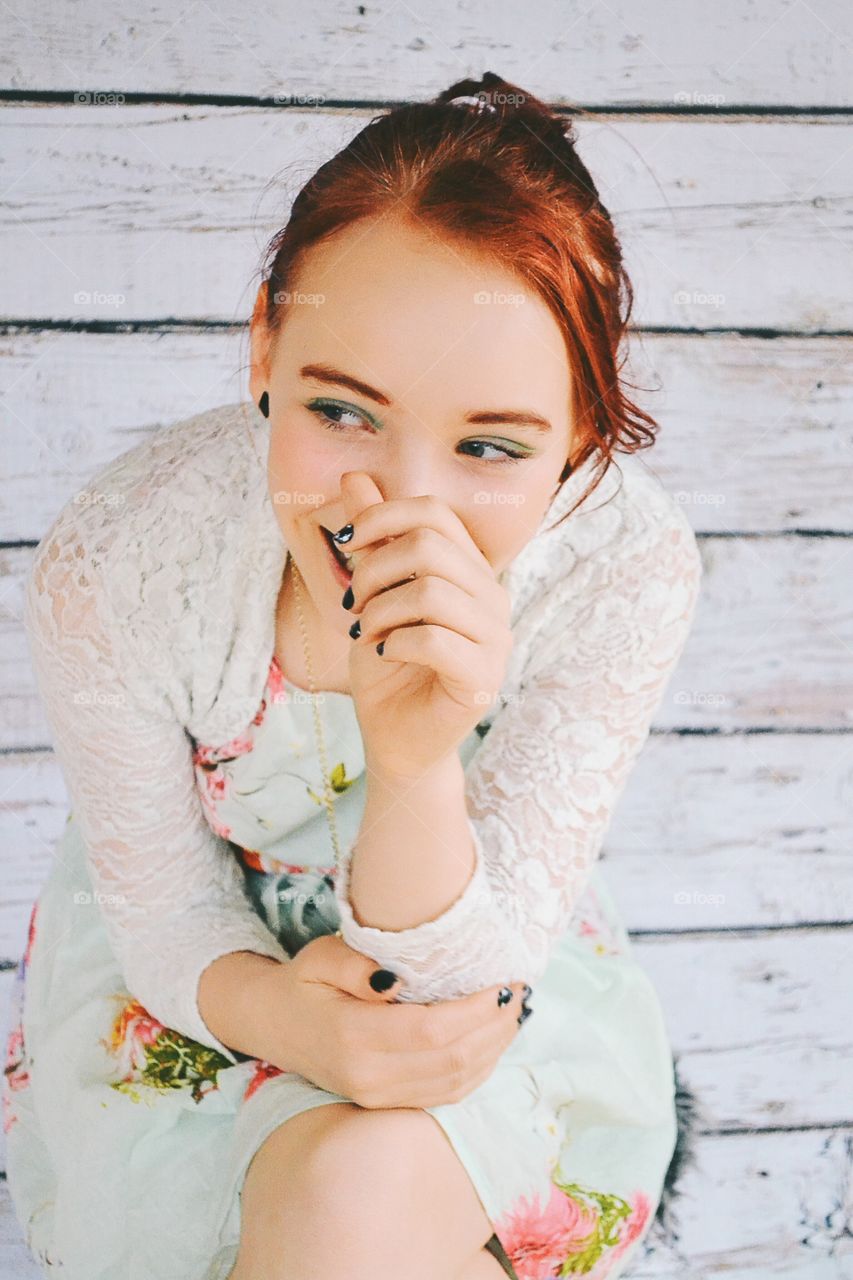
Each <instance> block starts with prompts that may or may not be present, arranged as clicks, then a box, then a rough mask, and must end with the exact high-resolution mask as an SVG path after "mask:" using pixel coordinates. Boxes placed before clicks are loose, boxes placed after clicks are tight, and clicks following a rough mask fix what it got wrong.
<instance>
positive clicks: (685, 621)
mask: <svg viewBox="0 0 853 1280" xmlns="http://www.w3.org/2000/svg"><path fill="white" fill-rule="evenodd" d="M701 573H702V567H701V559H700V557H699V552H698V547H697V544H696V539H695V535H694V534H693V532H692V530H691V529H690V527H689V525H688V524H687V522H686V520H685V519H684V517H683V515H682V514H681V512H680V511H677V510H675V511H674V512H673V514H672V515H666V516H664V517H662V518H661V519H659V520H656V521H654V520H653V521H650V523H649V526H648V528H647V529H646V530H644V531H643V533H642V535H641V536H638V537H636V538H632V539H631V540H630V541H629V542H621V543H620V544H619V545H618V546H617V547H615V548H614V547H613V546H607V547H605V548H603V549H602V551H600V552H598V553H597V554H596V555H595V556H592V557H590V558H589V559H587V560H583V561H580V562H578V564H577V566H576V568H575V569H574V570H573V571H572V572H571V573H570V574H569V576H568V577H567V579H566V580H565V582H564V583H563V584H562V589H561V599H560V601H559V607H558V608H557V609H556V610H555V611H554V614H553V625H552V627H551V629H550V632H549V634H548V635H547V636H542V637H541V638H540V639H539V641H538V642H537V644H536V647H535V649H534V652H533V654H532V656H531V659H530V662H529V664H528V667H527V668H526V669H525V672H524V679H523V682H522V687H521V689H520V691H519V692H518V694H517V695H516V698H515V699H514V700H513V701H512V702H509V703H507V704H506V705H505V706H504V707H503V708H502V709H501V710H500V712H499V713H498V715H497V716H496V718H495V720H494V721H493V723H492V725H491V728H490V729H489V732H488V734H487V736H486V738H485V739H484V741H483V743H482V745H481V746H480V747H479V748H478V749H477V751H476V753H475V755H474V757H473V759H472V760H471V761H470V764H469V766H468V771H467V774H466V775H465V779H466V791H465V800H466V806H467V827H468V831H467V835H466V833H465V831H464V830H463V826H462V823H461V810H460V806H459V796H458V792H454V791H453V788H452V785H451V784H450V783H449V782H447V781H446V780H444V781H442V784H441V786H440V787H436V786H431V785H430V783H429V781H427V782H426V784H425V786H424V788H423V789H422V790H420V789H419V788H416V790H415V791H414V792H412V793H409V795H408V796H406V798H405V799H400V798H398V800H397V802H396V804H393V805H392V804H391V803H390V799H389V792H388V789H387V788H385V787H383V786H382V784H381V783H380V784H379V786H377V787H375V788H374V796H373V799H372V813H373V818H372V821H371V823H368V822H367V821H365V823H364V824H363V827H362V831H361V833H360V834H359V837H358V839H357V841H356V842H355V844H356V845H357V846H358V856H357V857H355V856H354V853H353V848H352V846H351V847H350V848H349V849H348V850H346V851H345V854H344V857H343V865H342V868H341V876H340V877H339V881H338V884H337V887H336V892H337V898H338V903H339V908H340V912H341V931H342V934H343V937H344V940H345V941H346V942H347V943H348V945H349V946H351V947H353V948H354V949H356V950H359V951H362V952H364V953H365V954H367V955H370V956H371V957H373V958H374V959H375V960H376V961H377V962H378V963H380V964H382V965H384V966H385V967H387V968H389V969H392V970H393V971H394V972H395V973H398V974H399V975H400V977H401V978H402V980H403V987H404V989H403V990H402V991H401V993H400V997H399V998H400V999H401V1000H407V999H412V1000H419V1001H422V1002H423V1001H432V1000H445V999H451V998H454V997H458V996H460V995H465V994H468V993H470V992H472V991H476V990H478V989H480V988H481V987H483V986H486V985H488V984H490V983H492V982H510V981H515V980H523V981H527V982H529V983H531V985H532V984H533V983H535V981H536V979H537V977H538V976H539V975H540V974H541V973H542V972H543V971H544V969H545V967H546V965H547V962H548V957H549V953H550V950H551V948H552V946H553V944H554V943H555V942H556V941H557V940H558V939H559V938H560V937H561V936H562V934H563V933H564V932H565V930H566V928H567V926H568V924H569V922H570V919H571V916H572V914H573V912H574V909H575V906H576V904H577V902H578V900H579V898H580V896H581V893H582V892H583V889H584V888H585V885H586V882H587V880H588V878H589V873H590V871H591V869H592V865H593V863H594V861H595V859H596V857H597V856H598V854H599V852H600V849H601V846H602V843H603V840H604V836H605V834H606V831H607V828H608V826H609V824H610V820H611V818H612V815H613V812H614V809H615V806H616V803H617V801H618V799H619V796H620V794H621V792H622V789H623V787H624V785H625V782H626V781H627V778H628V776H629V774H630V772H631V769H632V767H633V765H634V762H635V761H636V759H637V757H638V755H639V753H640V751H641V749H642V747H643V745H644V743H645V741H646V738H647V736H648V732H649V729H650V727H651V722H652V719H653V718H654V715H655V712H656V711H657V708H658V706H659V705H660V701H661V698H662V696H663V693H664V690H665V688H666V686H667V684H668V682H669V679H670V676H671V675H672V672H673V669H674V667H675V666H676V664H677V662H678V660H679V658H680V656H681V652H682V650H683V647H684V644H685V642H686V639H687V636H688V634H689V630H690V627H691V624H692V617H693V612H694V607H695V604H696V600H697V596H698V592H699V585H700V580H701ZM441 776H442V778H444V775H443V774H442V775H441ZM368 794H370V779H368ZM407 806H408V807H409V812H408V813H407V812H406V809H407ZM374 824H375V825H374ZM472 847H473V858H474V864H473V873H472V874H470V875H469V872H470V869H471V862H470V858H471V857H472V854H471V849H472ZM363 855H366V856H364V857H363ZM356 872H357V874H356ZM350 876H351V877H352V883H350ZM430 876H432V877H434V879H433V881H432V884H430V883H429V879H430ZM407 877H409V879H407ZM392 885H393V892H394V893H400V894H402V901H401V903H400V905H399V906H398V907H396V908H395V907H392V905H391V902H390V898H391V888H390V886H392ZM407 885H408V886H410V887H409V888H407ZM454 887H455V888H456V890H457V896H456V898H455V900H453V901H451V902H450V903H449V905H448V906H447V908H446V909H445V911H444V912H443V913H442V914H441V915H439V916H438V917H436V918H432V917H431V916H430V917H427V915H426V912H428V911H430V910H432V909H434V908H435V907H436V906H438V905H440V903H441V901H442V900H444V899H446V898H449V897H451V896H452V893H453V890H454ZM393 910H397V911H398V912H399V915H398V923H399V926H400V927H398V928H397V929H392V928H388V927H377V926H376V923H375V922H374V921H373V920H372V919H371V916H370V914H369V913H370V912H371V911H374V912H375V913H376V916H377V919H378V920H379V921H380V922H381V924H382V925H386V926H387V924H388V923H392V922H393V917H392V915H391V912H392V911H393ZM356 912H358V919H357V918H356ZM422 912H423V913H424V914H421V913H422ZM362 913H364V914H362ZM362 920H367V921H369V923H362V922H361V921H362Z"/></svg>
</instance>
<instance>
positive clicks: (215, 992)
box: [197, 951, 282, 1058]
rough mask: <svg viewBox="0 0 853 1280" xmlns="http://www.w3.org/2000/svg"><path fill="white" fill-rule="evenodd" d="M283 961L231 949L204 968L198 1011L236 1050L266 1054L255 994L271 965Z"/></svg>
mask: <svg viewBox="0 0 853 1280" xmlns="http://www.w3.org/2000/svg"><path fill="white" fill-rule="evenodd" d="M281 963H282V961H280V960H276V959H274V958H273V957H272V956H263V955H260V954H258V953H257V952H255V951H229V952H226V954H225V955H221V956H217V958H216V959H215V960H213V961H211V963H210V964H209V965H208V966H207V968H206V969H204V970H203V972H202V974H201V977H200V978H199V982H198V992H197V1003H198V1011H199V1013H200V1014H201V1017H202V1020H203V1021H204V1022H205V1024H206V1025H207V1027H208V1028H209V1029H210V1031H211V1032H212V1033H213V1035H214V1036H215V1037H216V1039H217V1040H218V1041H219V1042H220V1044H224V1045H225V1046H226V1048H228V1049H230V1050H231V1051H232V1052H233V1053H246V1054H249V1056H250V1057H253V1058H257V1057H264V1056H265V1053H266V1051H267V1046H265V1045H263V1044H261V1039H260V1036H259V1026H260V1023H259V1010H263V1007H264V1006H263V1004H260V1005H259V1002H258V1000H257V998H256V996H255V992H256V990H257V979H258V978H260V977H264V976H266V974H267V973H268V972H269V968H270V965H275V966H276V967H279V966H280V965H281Z"/></svg>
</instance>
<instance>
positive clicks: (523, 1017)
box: [518, 1005, 533, 1026]
mask: <svg viewBox="0 0 853 1280" xmlns="http://www.w3.org/2000/svg"><path fill="white" fill-rule="evenodd" d="M531 1013H533V1010H532V1009H529V1008H527V1006H526V1005H525V1007H524V1008H523V1009H522V1010H521V1013H520V1014H519V1015H518V1025H519V1026H521V1024H522V1023H523V1022H524V1021H525V1020H526V1019H527V1018H529V1017H530V1015H531Z"/></svg>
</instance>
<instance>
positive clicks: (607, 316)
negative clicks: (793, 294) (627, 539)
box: [262, 71, 658, 518]
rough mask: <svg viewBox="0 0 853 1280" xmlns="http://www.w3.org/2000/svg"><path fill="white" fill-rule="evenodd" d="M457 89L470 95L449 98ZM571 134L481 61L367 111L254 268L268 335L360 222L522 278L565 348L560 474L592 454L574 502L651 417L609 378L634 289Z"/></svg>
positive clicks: (651, 431)
mask: <svg viewBox="0 0 853 1280" xmlns="http://www.w3.org/2000/svg"><path fill="white" fill-rule="evenodd" d="M463 95H464V96H470V97H474V98H476V102H473V103H470V104H459V103H456V104H453V105H451V104H450V100H451V99H452V98H456V97H460V96H463ZM573 110H574V109H573ZM575 114H581V113H580V112H579V111H575ZM575 141H576V138H575V133H574V126H573V123H572V121H571V120H567V119H566V118H565V117H561V116H558V115H556V114H554V113H553V112H552V111H551V110H550V108H548V107H547V106H546V105H545V104H544V103H542V102H540V101H539V99H537V98H535V97H533V96H531V95H530V94H528V93H526V92H525V91H524V90H522V89H520V88H519V87H518V86H517V85H514V84H510V83H509V82H508V81H506V80H503V79H502V78H501V77H500V76H497V75H494V74H493V73H492V72H491V71H487V72H486V73H485V74H484V75H483V77H482V79H481V80H479V81H477V80H471V79H466V80H459V81H457V82H456V83H455V84H453V85H451V86H450V88H449V89H445V90H444V92H442V93H440V94H438V96H437V97H435V98H433V99H432V100H430V101H428V102H423V103H410V104H405V105H403V106H400V107H395V108H393V109H391V110H389V111H388V112H386V113H385V114H382V115H379V116H374V117H373V118H372V119H371V120H370V121H369V123H368V124H366V125H365V127H364V128H363V129H362V130H361V131H360V132H359V133H358V134H356V136H355V137H354V138H353V139H352V140H351V141H350V142H348V143H347V145H346V146H345V147H343V148H342V150H340V151H339V152H338V153H337V154H336V155H334V156H332V158H331V159H330V160H328V161H326V163H325V164H323V165H321V166H320V168H319V169H318V170H317V171H316V172H315V173H314V174H313V176H312V177H311V178H310V179H309V180H308V182H307V183H306V184H305V185H304V186H303V187H302V189H301V190H300V191H299V193H298V195H297V196H296V198H295V200H294V202H293V205H292V208H291V212H290V217H289V220H288V222H287V224H286V225H285V226H284V227H283V228H282V229H281V230H280V231H278V232H277V233H276V234H275V235H274V236H273V238H272V240H271V241H270V242H269V244H268V246H267V249H266V253H265V257H264V265H263V268H262V272H263V277H264V280H265V282H266V285H267V292H266V309H265V320H266V323H267V327H268V329H269V331H270V333H271V335H272V336H273V337H274V336H275V335H276V334H277V333H278V332H280V330H281V329H282V326H283V324H284V321H285V319H286V315H287V303H286V301H283V300H282V298H286V297H287V296H290V295H292V294H295V293H296V292H297V288H296V285H297V277H298V274H299V272H300V269H301V268H302V266H303V265H304V263H305V259H306V257H307V255H308V254H309V253H310V251H311V249H312V248H313V247H314V246H315V245H318V244H320V243H322V242H324V241H325V240H327V239H329V238H330V237H331V236H333V235H334V234H335V233H336V232H338V231H341V230H342V229H344V228H346V227H351V226H353V225H354V224H355V223H357V222H358V221H360V220H361V219H365V218H375V217H378V216H381V215H383V214H389V213H391V212H399V213H401V214H402V215H403V216H406V214H407V212H408V213H409V214H410V216H411V217H412V221H413V224H414V225H421V226H424V225H425V226H426V228H427V229H428V230H429V231H430V232H433V233H437V234H439V235H442V236H444V237H446V238H453V239H454V240H455V241H457V242H461V243H462V244H463V245H464V244H466V243H467V244H469V245H470V246H471V247H472V248H475V249H476V250H477V251H478V252H480V253H483V252H485V253H486V254H488V255H490V256H491V257H492V259H493V260H495V261H496V262H498V263H500V264H501V265H502V266H503V267H505V268H506V269H507V270H509V271H511V272H513V273H515V275H517V276H519V277H521V278H522V279H523V280H524V281H525V282H526V283H527V285H528V286H529V287H531V288H532V289H534V290H535V291H536V292H537V293H538V294H539V295H540V296H541V297H542V299H543V300H544V301H545V303H546V304H547V306H548V307H549V308H550V310H551V312H552V314H553V315H554V317H555V319H556V321H557V323H558V325H559V327H560V330H561V332H562V333H563V336H564V340H565V344H566V351H567V355H568V360H569V367H570V371H571V377H572V388H573V398H574V410H575V412H574V434H575V440H576V444H575V450H574V457H573V458H572V459H571V460H568V459H567V461H566V465H565V467H564V468H563V471H562V473H561V475H560V483H561V484H562V482H563V481H564V480H565V479H566V477H567V476H568V475H569V474H570V473H571V471H573V470H574V469H575V468H576V467H577V466H579V465H580V464H581V463H582V462H584V461H585V460H586V459H587V458H588V457H590V455H591V454H593V453H597V454H598V455H599V457H600V469H599V472H598V474H597V475H596V476H595V477H594V483H593V485H591V486H590V487H589V488H588V489H587V491H586V493H585V494H583V495H582V496H581V498H580V499H579V500H578V504H576V505H579V503H580V502H581V501H583V499H584V498H585V497H586V496H587V495H588V494H589V493H591V492H592V490H593V489H594V488H595V487H596V486H597V484H598V483H599V482H600V481H601V479H602V478H603V476H604V474H605V472H606V471H607V469H608V467H609V466H610V465H611V462H612V461H613V454H614V453H615V452H616V451H617V450H621V451H622V452H624V453H633V452H635V451H637V450H639V449H642V448H648V447H649V446H651V445H652V444H653V443H654V440H655V432H656V430H657V428H658V424H657V422H656V421H655V419H654V418H652V417H651V416H650V415H649V414H648V413H646V412H645V411H644V410H642V409H641V408H639V407H638V406H637V405H636V404H634V403H633V402H632V401H631V399H630V398H629V397H628V395H627V394H626V385H627V384H624V383H623V381H622V379H621V376H620V370H621V367H622V364H623V363H624V360H623V359H621V358H620V347H621V344H622V342H623V338H624V335H625V332H626V330H627V327H628V320H629V318H630V315H631V309H632V306H633V290H632V286H631V282H630V280H629V278H628V275H627V273H626V271H625V268H624V266H623V261H622V250H621V246H620V244H619V240H618V238H617V235H616V232H615V230H614V227H613V223H612V221H611V218H610V214H609V213H608V212H607V210H606V209H605V207H604V205H603V204H602V203H601V200H600V199H599V195H598V191H597V190H596V187H595V183H594V182H593V180H592V178H591V177H590V174H589V171H588V170H587V168H586V166H585V165H584V164H583V161H582V160H581V159H580V157H579V155H578V153H577V151H576V149H575ZM572 510H574V508H572ZM566 514H567V515H569V514H571V512H567V513H566ZM563 518H565V517H563Z"/></svg>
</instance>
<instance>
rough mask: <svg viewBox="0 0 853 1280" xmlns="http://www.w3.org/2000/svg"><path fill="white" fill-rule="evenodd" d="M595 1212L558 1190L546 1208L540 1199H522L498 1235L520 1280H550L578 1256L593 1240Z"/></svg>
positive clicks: (536, 1196) (502, 1222) (498, 1230)
mask: <svg viewBox="0 0 853 1280" xmlns="http://www.w3.org/2000/svg"><path fill="white" fill-rule="evenodd" d="M595 1227H596V1216H595V1214H594V1213H588V1212H587V1211H585V1210H584V1209H583V1208H582V1207H581V1205H580V1204H578V1202H577V1201H576V1200H573V1199H572V1197H571V1196H567V1195H564V1194H563V1192H562V1191H560V1189H559V1188H558V1187H556V1186H555V1187H554V1188H553V1190H552V1192H551V1199H550V1200H549V1201H548V1204H547V1205H546V1207H545V1208H544V1209H541V1208H540V1207H539V1196H538V1195H535V1196H534V1197H533V1200H532V1201H528V1200H527V1198H526V1197H524V1196H522V1197H521V1199H520V1200H519V1201H517V1203H516V1206H515V1208H514V1209H513V1211H512V1213H511V1214H510V1215H509V1216H508V1217H507V1216H506V1215H505V1216H504V1218H503V1219H502V1220H501V1222H500V1223H499V1224H498V1225H497V1235H498V1238H499V1240H500V1242H501V1244H502V1245H503V1247H504V1249H505V1251H506V1253H507V1256H508V1257H509V1259H510V1261H511V1262H512V1265H513V1267H514V1268H515V1271H516V1274H517V1275H518V1280H549V1277H552V1276H556V1275H557V1274H558V1273H559V1269H560V1267H561V1266H562V1264H563V1262H564V1260H565V1258H566V1256H567V1255H571V1254H572V1253H577V1252H578V1251H579V1250H580V1249H582V1248H583V1247H584V1245H585V1244H586V1242H587V1241H588V1240H589V1239H591V1238H592V1236H593V1234H594V1232H595Z"/></svg>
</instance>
